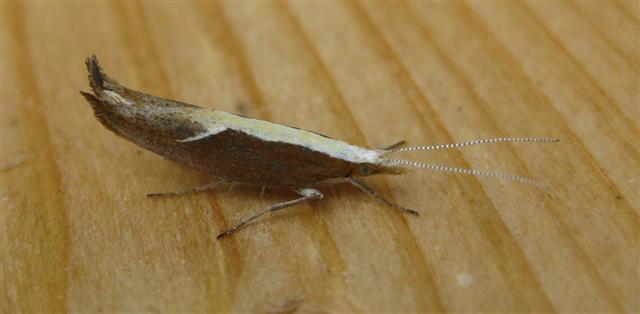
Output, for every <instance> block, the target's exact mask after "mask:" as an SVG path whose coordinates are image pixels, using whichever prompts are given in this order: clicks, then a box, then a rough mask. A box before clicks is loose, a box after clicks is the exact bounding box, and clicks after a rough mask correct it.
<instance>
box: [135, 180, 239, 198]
mask: <svg viewBox="0 0 640 314" xmlns="http://www.w3.org/2000/svg"><path fill="white" fill-rule="evenodd" d="M225 183H229V182H227V181H224V180H218V181H214V182H209V183H207V184H205V185H201V186H197V187H195V188H192V189H188V190H182V191H176V192H159V193H149V194H147V197H156V196H178V195H186V194H191V193H198V192H203V191H208V190H212V189H214V188H216V187H218V186H220V185H223V184H225Z"/></svg>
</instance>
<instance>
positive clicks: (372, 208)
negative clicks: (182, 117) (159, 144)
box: [0, 1, 640, 313]
mask: <svg viewBox="0 0 640 314" xmlns="http://www.w3.org/2000/svg"><path fill="white" fill-rule="evenodd" d="M1 9H2V21H1V23H2V24H1V25H2V33H1V34H2V36H1V45H2V46H1V61H2V62H1V69H2V72H1V73H2V77H1V80H2V85H1V91H0V94H1V106H0V110H1V111H0V123H1V125H0V130H1V134H0V140H1V143H0V146H1V154H0V157H1V161H0V166H1V167H2V168H1V169H2V170H1V171H2V172H1V177H0V179H1V182H0V183H1V184H0V193H1V197H0V204H1V212H0V218H1V222H0V227H1V229H0V231H1V235H2V237H1V241H0V244H1V245H2V260H1V270H2V272H1V273H0V277H1V280H2V285H1V287H2V288H1V289H2V292H1V293H0V295H1V297H2V299H1V301H2V302H1V309H2V312H4V313H15V312H269V313H271V312H273V313H291V312H296V311H299V312H471V311H473V312H515V311H518V312H628V313H637V312H639V311H640V300H639V298H640V297H639V295H640V284H639V282H640V277H639V270H638V265H639V260H638V257H639V256H638V252H639V233H638V232H639V229H638V222H639V221H638V214H639V213H640V194H639V193H638V192H639V191H640V186H639V185H640V181H639V178H640V158H639V138H640V136H639V135H640V134H639V132H638V127H639V125H640V121H639V119H638V117H639V114H640V79H639V73H640V4H639V2H637V1H621V2H612V1H611V2H527V3H515V2H513V3H504V2H502V3H498V2H476V1H471V2H455V3H454V2H451V3H434V2H414V3H381V2H362V3H355V2H342V3H340V2H334V3H306V2H291V3H280V2H277V3H276V2H274V3H271V2H243V3H231V2H163V3H159V2H82V3H80V2H77V3H72V2H9V1H3V2H2V5H1ZM92 53H95V54H96V55H98V56H99V57H100V59H101V61H102V63H103V65H104V66H105V68H106V70H107V71H108V72H109V73H110V74H112V76H114V77H115V78H116V79H118V81H119V82H121V83H123V84H125V85H127V86H130V87H132V88H135V89H138V90H142V91H146V92H149V93H152V94H156V95H159V96H163V97H167V98H172V99H177V100H181V101H185V102H190V103H194V104H199V105H202V106H205V107H211V108H216V109H219V110H224V111H229V112H236V113H242V114H245V115H249V116H253V117H256V118H260V119H266V120H270V121H274V122H277V123H282V124H286V125H292V126H297V127H301V128H304V129H309V130H313V131H317V132H320V133H323V134H327V135H329V136H331V137H335V138H339V139H343V140H345V141H348V142H351V143H354V144H358V145H363V146H369V147H382V146H385V145H388V144H390V143H393V142H395V141H396V140H398V139H406V140H407V141H409V143H410V144H411V145H421V144H434V143H449V142H456V141H465V140H469V139H476V138H487V137H502V136H548V137H558V138H561V139H562V142H561V143H560V144H556V145H496V146H485V147H477V148H468V149H464V150H459V151H447V152H437V153H436V152H433V153H428V154H427V153H422V154H420V153H415V154H411V155H407V156H408V157H410V158H412V159H416V160H420V161H428V162H432V163H439V164H447V165H454V166H463V167H472V168H480V169H495V170H502V171H506V172H511V173H514V174H519V175H526V176H530V177H533V178H536V179H538V180H540V181H542V182H544V183H546V184H547V185H548V186H549V192H548V193H545V192H544V191H540V190H537V189H534V188H531V187H529V186H523V185H520V184H516V183H511V182H504V181H499V180H494V179H490V178H475V177H467V176H456V175H450V174H441V173H431V172H423V171H416V172H414V173H411V174H408V175H405V176H401V177H390V178H372V179H371V180H369V181H368V182H369V183H371V184H372V185H373V186H374V187H375V188H376V189H377V190H379V191H381V193H383V194H385V195H388V196H389V197H390V198H392V199H393V200H395V201H397V202H398V203H400V204H402V205H405V206H408V207H410V208H414V209H417V210H418V211H420V212H421V216H420V217H418V218H416V217H409V216H405V215H402V214H401V213H399V212H397V211H395V210H392V209H389V208H387V207H385V206H384V205H381V204H379V203H378V202H376V201H375V200H373V199H370V198H368V197H367V196H366V195H363V194H362V193H360V192H359V191H358V190H356V189H354V188H352V187H348V186H335V187H331V188H328V189H326V190H324V191H323V192H325V194H326V197H325V199H323V200H322V201H317V202H313V203H310V204H308V205H303V206H299V207H296V208H292V209H289V210H287V211H284V212H282V213H279V214H275V215H272V216H269V217H267V218H265V219H262V220H260V221H259V222H257V223H255V224H252V225H251V226H250V227H249V228H247V229H245V230H243V231H242V232H239V233H237V234H235V235H233V236H232V237H230V238H228V239H225V240H223V241H216V240H215V235H216V234H217V233H218V232H220V231H221V230H222V229H224V228H225V227H227V226H229V225H231V224H233V223H235V222H238V221H239V220H241V219H242V218H243V217H246V216H248V215H250V214H251V213H254V212H256V211H258V210H260V209H261V208H264V207H266V206H268V205H270V204H272V203H275V202H278V201H282V200H285V199H289V198H291V197H292V196H293V195H292V194H291V193H289V192H286V191H278V190H267V192H266V193H265V194H264V196H262V197H261V196H260V190H259V189H254V188H247V187H236V188H235V189H233V190H232V191H228V190H225V189H222V190H220V191H216V192H211V193H204V194H199V195H191V196H185V197H180V198H165V199H154V200H150V199H146V198H145V194H146V193H149V192H158V191H171V190H179V189H183V188H188V187H193V186H196V185H199V184H203V183H205V182H207V180H208V178H206V177H204V176H203V175H201V174H198V173H196V172H194V171H192V170H189V169H185V168H182V167H181V166H179V165H177V164H174V163H171V162H169V161H166V160H164V159H162V158H160V157H158V156H156V155H154V154H152V153H150V152H147V151H144V150H141V149H139V148H137V147H135V146H134V145H133V144H131V143H128V142H126V141H123V140H122V139H120V138H118V137H116V136H114V134H112V133H110V132H109V131H107V130H106V129H104V128H103V127H102V126H101V125H100V124H99V123H98V122H97V121H95V119H94V118H93V114H92V112H91V109H90V107H89V106H88V105H87V104H86V103H85V101H84V100H83V99H82V98H81V96H80V94H79V93H78V90H87V89H88V86H87V82H86V74H85V72H84V68H83V63H82V62H83V60H84V58H85V57H87V56H88V55H90V54H92Z"/></svg>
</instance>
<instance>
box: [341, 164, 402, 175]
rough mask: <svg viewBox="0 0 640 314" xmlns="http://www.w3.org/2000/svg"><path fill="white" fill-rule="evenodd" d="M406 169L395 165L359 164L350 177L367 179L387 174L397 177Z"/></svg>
mask: <svg viewBox="0 0 640 314" xmlns="http://www.w3.org/2000/svg"><path fill="white" fill-rule="evenodd" d="M405 171H407V169H406V168H405V167H402V166H397V165H386V164H381V163H360V164H358V165H357V166H356V167H355V168H354V169H353V171H352V172H351V175H350V176H352V177H368V176H372V175H379V174H388V175H397V174H402V173H404V172H405Z"/></svg>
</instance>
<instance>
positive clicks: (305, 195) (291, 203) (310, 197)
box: [216, 188, 324, 239]
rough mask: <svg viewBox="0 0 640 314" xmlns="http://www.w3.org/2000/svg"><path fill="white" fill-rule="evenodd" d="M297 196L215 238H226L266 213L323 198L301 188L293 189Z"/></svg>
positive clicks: (313, 191)
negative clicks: (298, 196)
mask: <svg viewBox="0 0 640 314" xmlns="http://www.w3.org/2000/svg"><path fill="white" fill-rule="evenodd" d="M294 190H295V191H296V192H297V193H298V194H300V195H302V197H300V198H297V199H295V200H291V201H287V202H282V203H278V204H275V205H273V206H271V207H269V208H267V209H265V210H263V211H261V212H259V213H257V214H255V215H253V216H251V217H249V218H246V219H245V220H243V221H241V222H240V223H238V224H236V225H235V226H233V227H231V228H229V229H227V230H225V231H223V232H222V233H220V234H219V235H218V236H217V237H216V238H218V239H220V238H222V237H224V236H227V235H229V234H231V233H233V232H235V231H237V230H238V229H240V228H242V227H243V226H244V225H246V224H248V223H250V222H252V221H254V220H256V219H258V218H260V217H261V216H263V215H264V214H268V213H272V212H275V211H277V210H280V209H283V208H287V207H291V206H295V205H298V204H300V203H304V202H306V201H310V200H315V199H321V198H323V197H324V195H322V193H320V191H318V190H316V189H303V188H296V189H294Z"/></svg>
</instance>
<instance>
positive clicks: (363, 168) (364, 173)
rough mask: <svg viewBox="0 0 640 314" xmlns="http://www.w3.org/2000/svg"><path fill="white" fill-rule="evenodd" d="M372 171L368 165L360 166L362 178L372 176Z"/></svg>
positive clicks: (359, 171) (359, 170)
mask: <svg viewBox="0 0 640 314" xmlns="http://www.w3.org/2000/svg"><path fill="white" fill-rule="evenodd" d="M372 172H373V171H372V169H371V167H369V166H368V165H364V166H360V168H358V173H359V174H360V175H361V176H370V175H371V174H372Z"/></svg>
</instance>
